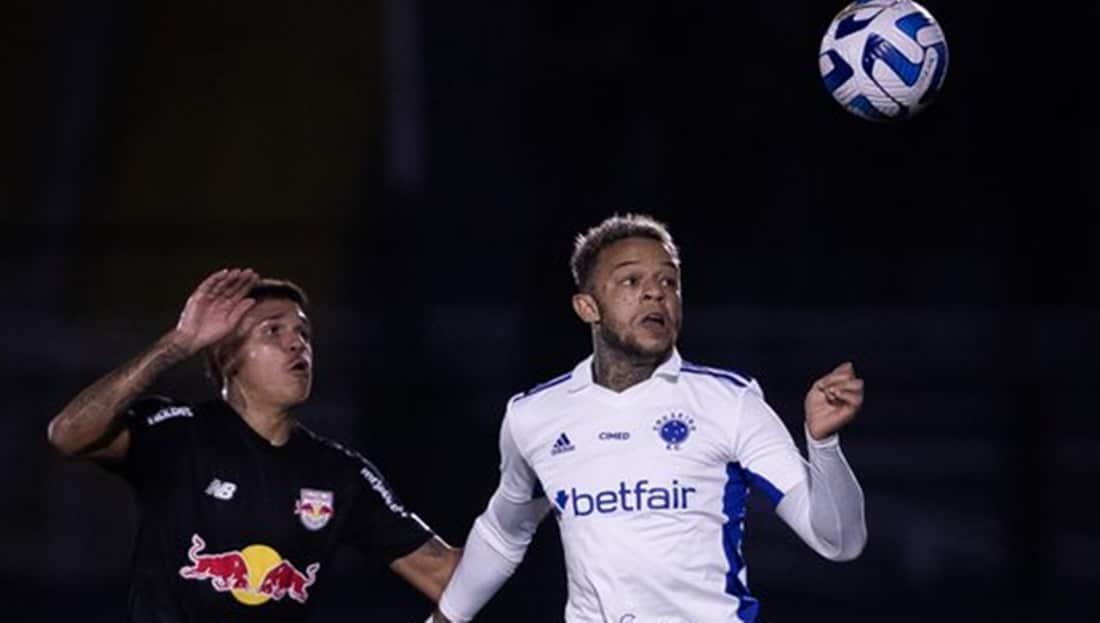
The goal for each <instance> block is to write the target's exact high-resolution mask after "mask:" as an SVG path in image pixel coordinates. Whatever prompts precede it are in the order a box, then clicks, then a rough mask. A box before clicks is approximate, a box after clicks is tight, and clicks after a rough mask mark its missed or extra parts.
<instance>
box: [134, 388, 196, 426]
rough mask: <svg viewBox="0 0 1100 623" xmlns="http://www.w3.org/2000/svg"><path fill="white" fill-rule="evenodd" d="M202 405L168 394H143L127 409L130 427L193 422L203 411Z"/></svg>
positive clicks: (176, 424) (175, 424)
mask: <svg viewBox="0 0 1100 623" xmlns="http://www.w3.org/2000/svg"><path fill="white" fill-rule="evenodd" d="M200 407H201V405H193V404H191V403H188V402H184V401H182V400H176V399H174V398H169V397H168V396H160V395H149V396H143V397H141V398H139V399H137V400H135V401H134V402H133V403H131V404H130V406H129V407H127V409H126V420H127V423H128V424H129V425H130V427H141V428H153V427H161V428H165V427H172V426H178V425H180V424H182V423H184V422H192V421H193V420H194V419H195V417H196V416H197V415H198V414H200V413H201V412H202V409H201V408H200Z"/></svg>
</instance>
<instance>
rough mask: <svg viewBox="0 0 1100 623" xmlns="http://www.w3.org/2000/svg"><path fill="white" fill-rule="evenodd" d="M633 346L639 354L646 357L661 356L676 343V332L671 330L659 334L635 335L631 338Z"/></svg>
mask: <svg viewBox="0 0 1100 623" xmlns="http://www.w3.org/2000/svg"><path fill="white" fill-rule="evenodd" d="M633 342H634V347H635V349H636V350H637V351H638V353H639V354H641V355H645V356H647V357H655V358H661V357H664V356H665V355H667V354H668V353H669V352H670V351H671V350H672V347H673V346H675V345H676V334H675V333H674V332H672V331H666V332H662V333H660V334H653V333H645V334H642V335H636V336H635V339H634V340H633Z"/></svg>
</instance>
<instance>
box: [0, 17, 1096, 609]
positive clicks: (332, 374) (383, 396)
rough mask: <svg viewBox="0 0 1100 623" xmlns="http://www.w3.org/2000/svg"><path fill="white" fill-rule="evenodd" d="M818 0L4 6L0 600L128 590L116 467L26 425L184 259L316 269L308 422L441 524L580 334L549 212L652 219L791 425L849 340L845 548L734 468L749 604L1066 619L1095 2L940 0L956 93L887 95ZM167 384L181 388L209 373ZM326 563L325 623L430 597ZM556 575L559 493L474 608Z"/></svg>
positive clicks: (163, 288)
mask: <svg viewBox="0 0 1100 623" xmlns="http://www.w3.org/2000/svg"><path fill="white" fill-rule="evenodd" d="M840 4H841V3H840V2H836V3H832V2H825V3H822V2H809V1H805V0H796V1H791V2H785V3H782V4H776V3H691V2H681V3H660V4H657V3H652V2H638V3H631V4H629V5H618V4H612V3H599V4H597V5H595V6H582V5H579V4H572V3H561V2H542V1H540V2H528V3H514V4H512V5H510V6H497V5H496V4H495V3H488V2H465V3H450V2H439V1H435V2H429V1H426V0H393V1H392V2H367V3H359V2H329V3H257V2H239V3H216V2H205V1H199V2H191V3H173V2H164V1H162V0H151V1H149V2H143V3H137V2H123V1H121V0H106V1H104V2H99V3H94V4H92V3H81V2H73V1H70V2H58V3H38V4H33V5H29V6H24V7H14V6H11V7H9V10H8V11H7V13H8V15H7V18H6V19H5V21H4V23H3V25H0V32H3V33H4V35H3V37H2V39H0V40H2V41H3V43H4V48H3V49H4V52H5V53H4V54H3V55H2V59H0V67H2V68H3V70H4V72H3V73H4V76H5V83H6V85H7V88H6V89H5V95H4V97H3V98H0V99H2V102H0V106H2V108H0V112H2V113H3V115H2V117H0V118H2V119H3V120H4V128H5V130H6V131H5V132H4V135H5V140H4V146H5V149H4V151H5V153H6V156H7V158H6V159H5V160H6V161H7V164H6V166H5V178H6V179H7V181H6V182H5V183H4V184H3V188H0V193H2V194H0V201H2V205H3V209H2V211H0V225H2V234H0V236H2V239H0V243H2V247H0V249H2V250H0V254H2V257H3V263H2V265H3V276H4V279H3V282H4V288H3V292H4V295H3V302H2V304H0V322H2V324H3V326H4V327H5V330H4V334H3V335H4V347H3V348H4V357H3V360H2V363H0V366H2V371H0V372H2V374H0V379H2V381H0V382H2V388H3V390H4V393H3V395H4V405H5V406H4V410H5V412H6V422H5V424H6V427H7V431H6V434H5V435H3V436H0V456H2V458H3V468H4V471H5V483H6V486H5V494H6V497H7V500H6V504H4V508H5V512H4V513H3V514H2V515H0V530H2V531H3V534H4V537H3V539H2V541H0V542H2V550H0V561H3V563H2V564H3V567H2V570H0V592H2V594H4V595H5V596H7V597H8V598H9V599H8V600H7V602H8V604H9V606H8V610H7V614H6V616H5V618H6V619H8V620H36V621H46V620H71V619H72V618H73V617H74V616H80V617H81V619H82V620H97V621H98V620H104V621H107V620H119V619H120V618H121V617H122V612H123V611H124V604H125V590H126V574H127V568H128V564H129V555H130V547H131V539H132V536H133V533H134V527H135V516H134V506H133V502H132V500H131V499H130V496H129V492H128V491H127V490H126V488H125V486H124V485H122V484H121V483H120V482H117V481H116V480H114V479H112V478H111V477H109V476H107V475H106V474H104V473H102V472H101V471H99V470H97V469H96V468H94V467H92V466H88V465H82V464H78V463H66V462H64V461H62V460H59V459H58V458H56V457H54V456H53V455H51V453H50V452H49V451H48V448H47V446H46V443H45V435H44V433H45V425H46V422H47V421H48V420H49V418H50V417H51V416H52V415H53V414H54V413H56V411H57V410H58V409H60V408H61V406H62V405H63V404H64V403H65V402H66V401H67V400H68V399H69V398H70V397H71V396H72V395H73V394H75V393H76V392H77V391H78V390H79V389H80V388H82V387H83V386H84V385H86V384H87V383H89V382H90V381H91V380H92V379H94V378H95V377H96V376H98V375H99V374H101V373H103V372H105V371H107V370H108V369H110V368H111V367H113V366H115V365H117V364H118V363H121V362H122V361H123V360H125V359H126V358H128V357H129V356H130V355H131V354H132V353H134V352H136V351H138V350H139V349H141V348H143V347H144V346H145V345H147V344H148V343H149V342H150V341H151V340H152V339H153V338H154V337H155V336H157V335H159V332H161V331H163V330H166V329H167V328H168V327H169V326H170V325H171V324H172V323H173V322H174V320H175V315H176V314H177V313H178V309H179V307H180V306H181V305H182V303H183V300H184V298H185V297H186V295H187V293H188V292H189V291H190V290H191V288H193V286H194V285H195V284H196V283H197V282H198V280H199V279H200V278H201V277H202V276H203V275H205V274H206V273H208V272H210V271H212V270H214V269H216V268H218V267H221V266H223V265H247V266H252V267H254V268H256V269H258V270H260V271H262V272H264V273H267V274H273V275H283V276H287V277H290V278H292V279H295V280H297V281H299V282H300V283H302V284H303V285H304V286H305V287H306V288H307V289H308V290H309V291H310V293H311V295H312V297H313V300H314V302H315V307H314V311H313V316H314V321H315V324H316V326H317V361H318V366H317V374H318V377H317V380H316V382H315V393H314V398H313V400H312V401H311V403H310V404H309V405H308V407H307V408H305V409H303V415H304V417H305V419H306V421H307V422H308V423H309V424H310V425H311V426H312V427H313V428H315V429H316V430H318V431H320V432H322V433H325V434H328V435H330V436H334V437H336V438H339V439H344V440H347V441H349V442H351V443H352V444H353V445H355V446H357V447H359V448H360V449H362V450H363V451H364V452H365V453H366V454H367V455H368V456H370V457H371V458H372V459H373V460H374V461H375V462H376V463H377V464H378V465H379V466H380V467H381V469H382V470H383V471H384V472H385V473H386V475H387V476H388V477H389V478H390V480H391V481H392V482H393V483H394V485H395V486H396V487H397V489H398V491H399V492H400V493H401V494H402V496H403V498H404V499H405V501H406V502H407V504H408V505H409V506H411V507H412V508H414V509H415V510H417V511H418V512H419V513H420V514H421V515H422V516H423V517H424V518H425V519H426V520H427V521H429V522H430V523H431V524H432V525H433V526H434V527H435V528H436V529H437V530H438V531H439V532H440V533H441V534H442V535H443V536H444V537H446V538H447V539H449V540H451V541H453V542H461V541H462V540H463V538H464V535H465V533H466V531H467V529H468V528H469V525H470V522H471V521H472V519H473V518H474V516H476V514H477V513H478V512H480V510H481V509H482V507H483V504H484V502H485V500H486V499H487V497H488V495H489V493H490V492H491V490H492V488H493V487H494V485H495V469H496V460H497V450H496V432H497V427H498V423H499V419H500V416H501V413H502V407H503V405H504V402H505V400H506V399H507V398H508V396H510V395H511V394H512V393H513V392H515V391H519V390H522V389H523V388H525V387H528V386H531V385H533V384H535V383H537V382H539V381H541V380H545V379H547V378H550V377H551V376H555V375H556V374H558V373H560V372H562V371H564V370H566V369H567V368H569V367H570V366H572V365H573V363H574V362H575V361H576V360H578V359H579V358H581V357H582V356H584V355H585V353H586V352H587V349H588V348H589V342H588V337H587V335H586V333H585V331H584V330H583V328H582V327H581V326H580V325H579V323H578V322H577V321H576V320H575V318H574V317H573V316H572V313H571V311H570V310H569V307H568V297H569V295H570V294H571V283H570V280H569V275H568V270H567V264H566V263H567V258H568V253H569V250H570V242H571V239H572V237H573V236H574V235H575V234H576V233H577V232H578V231H581V230H583V229H584V228H585V227H587V226H589V225H591V224H594V223H595V222H597V221H599V220H600V219H602V218H603V217H605V216H607V215H609V214H611V213H613V212H616V211H644V212H649V213H652V214H654V215H656V216H658V217H659V218H662V219H665V220H667V221H668V222H669V223H670V224H671V226H672V231H673V233H674V235H675V236H676V238H677V239H678V241H679V243H680V244H681V246H682V248H683V256H684V261H685V269H686V272H685V297H686V327H685V332H684V337H683V340H682V351H683V352H685V353H686V354H687V355H688V356H689V357H691V358H693V359H694V360H698V361H703V362H707V363H710V364H712V365H717V366H722V367H731V368H734V369H737V370H741V371H744V372H747V373H749V374H752V375H754V376H756V377H758V378H759V379H760V380H761V382H762V384H763V386H764V389H765V391H766V392H767V393H768V396H769V399H770V400H771V402H772V403H773V404H774V405H775V406H776V407H777V409H778V410H779V411H780V413H781V414H782V415H783V417H784V420H785V422H786V423H787V424H788V426H789V427H790V428H791V430H792V431H794V432H795V433H796V438H797V439H799V443H800V444H801V439H800V435H798V434H797V433H798V431H799V420H800V417H801V415H800V402H801V398H802V395H803V392H804V391H805V388H806V386H807V384H808V383H809V381H810V380H811V379H812V378H814V377H816V376H817V375H819V374H821V373H822V372H824V371H826V370H827V369H829V368H830V367H831V366H832V365H834V364H835V363H837V362H839V361H842V360H844V359H849V358H850V359H853V360H854V361H855V362H856V364H857V369H858V370H859V371H860V373H861V374H862V375H863V376H864V377H865V378H866V379H867V382H868V396H867V405H866V408H865V410H864V412H863V414H862V415H861V417H860V418H859V420H858V421H857V422H856V424H854V425H853V426H852V428H851V430H850V431H848V432H847V433H846V434H845V437H844V444H845V449H846V451H847V454H848V456H849V459H850V461H851V463H852V464H853V466H854V468H855V469H856V471H857V473H858V475H859V477H860V480H861V482H862V484H863V486H864V489H865V492H866V495H867V508H868V523H869V529H870V543H869V545H868V548H867V550H866V552H865V553H864V555H863V557H862V558H861V559H859V560H858V561H857V562H854V563H849V564H845V565H835V564H832V563H828V562H825V561H823V560H820V559H817V558H816V557H815V555H814V554H813V553H812V552H811V551H810V550H809V549H807V548H805V547H804V546H803V545H801V544H800V543H799V542H798V541H797V540H796V538H795V537H794V536H793V534H791V533H790V532H789V531H788V530H787V529H786V528H785V526H783V525H782V524H781V523H780V522H778V521H777V520H775V519H774V518H773V517H771V516H770V515H771V513H770V512H769V511H768V510H767V509H766V508H764V507H763V504H761V503H760V502H761V500H762V498H760V497H756V496H754V497H753V498H752V500H755V501H756V504H755V506H753V507H752V509H751V511H750V518H749V525H748V534H747V542H746V544H745V548H746V552H747V559H748V561H749V564H750V572H751V576H750V582H751V585H752V587H753V589H754V592H755V593H756V594H757V595H758V596H759V597H760V598H761V599H762V602H763V610H762V612H763V615H764V620H766V621H805V620H813V621H817V622H819V623H824V622H828V621H844V622H848V623H851V622H863V621H868V622H870V621H876V622H878V621H888V622H895V621H896V622H908V621H927V620H936V621H941V622H943V621H972V620H975V619H977V618H979V616H981V617H982V618H986V617H989V620H994V618H995V620H999V621H1033V620H1086V619H1087V618H1088V615H1085V614H1084V613H1085V612H1086V611H1092V610H1095V608H1096V606H1095V598H1094V597H1093V596H1092V595H1090V594H1089V593H1088V589H1090V588H1091V589H1095V586H1096V578H1097V571H1096V561H1097V560H1098V559H1100V534H1098V530H1097V528H1096V524H1095V520H1094V515H1093V514H1092V513H1091V512H1088V511H1089V510H1090V508H1091V506H1092V505H1093V504H1094V503H1095V487H1096V480H1097V476H1098V475H1100V468H1098V467H1097V458H1096V457H1097V456H1098V454H1100V436H1098V435H1097V433H1096V428H1097V427H1096V426H1095V423H1094V420H1095V408H1096V407H1095V398H1094V394H1095V391H1094V390H1095V386H1096V381H1095V376H1094V375H1093V371H1094V370H1095V365H1094V364H1092V362H1091V361H1090V359H1091V358H1092V357H1094V355H1095V353H1096V352H1097V346H1098V345H1100V344H1098V338H1097V331H1096V330H1095V326H1096V323H1097V320H1098V319H1100V307H1098V304H1100V297H1098V296H1097V286H1096V284H1097V275H1098V271H1097V268H1098V259H1097V251H1096V246H1095V243H1096V242H1097V238H1098V236H1097V233H1098V232H1097V226H1096V224H1095V223H1094V222H1093V220H1092V219H1090V218H1088V217H1087V216H1081V213H1082V212H1084V213H1087V212H1088V211H1089V210H1093V209H1095V207H1096V206H1097V203H1098V201H1097V200H1098V196H1097V190H1096V186H1095V183H1094V179H1095V171H1096V169H1097V165H1098V164H1100V157H1098V152H1097V149H1096V147H1095V145H1096V142H1097V138H1100V128H1098V123H1097V121H1096V115H1095V113H1094V112H1092V111H1091V107H1092V104H1091V102H1092V97H1091V96H1092V95H1093V94H1094V93H1095V87H1094V86H1093V84H1092V82H1094V77H1093V76H1092V75H1091V74H1090V73H1088V72H1085V71H1084V67H1085V66H1086V62H1087V59H1088V58H1090V57H1091V56H1092V55H1093V54H1091V53H1090V52H1089V51H1088V49H1087V43H1088V41H1089V37H1088V36H1087V32H1086V29H1087V24H1089V23H1090V21H1091V22H1094V21H1095V18H1096V17H1098V16H1097V15H1095V13H1096V12H1097V9H1096V7H1095V6H1090V7H1085V6H1082V7H1079V8H1078V9H1076V10H1077V11H1078V14H1077V15H1076V16H1074V17H1067V16H1065V15H1064V13H1063V14H1059V15H1058V16H1056V15H1054V14H1049V15H1047V14H1042V13H1038V12H1035V13H1029V12H1027V11H1025V10H1023V9H1022V8H1019V9H1017V8H1009V7H1007V6H1006V5H1004V4H1003V3H997V2H993V1H992V0H980V1H976V2H967V3H949V2H943V1H939V0H936V1H933V0H928V2H926V3H925V5H926V6H927V7H928V8H929V9H931V11H932V12H933V14H934V15H935V16H936V17H937V18H938V19H939V21H940V22H941V24H942V25H943V27H944V29H945V31H946V33H947V37H948V42H949V45H950V49H951V54H952V57H951V67H950V69H949V72H948V76H947V81H946V88H945V91H944V93H943V94H942V96H941V97H940V99H939V101H938V102H937V103H936V104H935V105H934V106H933V107H932V108H931V109H929V110H928V111H926V112H925V113H923V114H922V115H921V116H919V117H918V118H916V119H914V120H911V121H909V122H907V123H903V124H897V125H888V126H884V125H873V124H869V123H866V122H863V121H860V120H858V119H856V118H854V117H852V116H850V115H848V114H846V113H844V112H843V111H841V110H840V108H839V107H838V106H837V105H836V104H835V103H834V102H832V101H831V99H829V96H828V95H827V94H826V93H825V92H824V90H823V88H822V87H821V85H820V83H819V79H818V76H817V69H816V62H815V56H816V53H817V45H818V42H819V40H820V37H821V34H822V32H823V29H824V27H825V25H826V24H827V22H828V20H829V18H830V17H831V16H832V14H833V13H834V12H835V11H836V10H837V9H839V8H840ZM1036 11H1037V10H1036ZM1089 11H1092V13H1093V14H1092V15H1089V14H1088V12H1089ZM1052 25H1053V26H1056V27H1052ZM157 389H158V390H160V391H162V392H166V393H171V394H174V395H176V396H179V397H181V398H200V397H202V396H204V395H205V394H206V392H207V391H208V389H207V388H206V386H205V385H204V383H203V382H202V380H201V378H200V375H199V369H198V366H197V365H188V366H184V367H183V368H181V369H180V370H177V371H174V372H173V373H171V374H169V375H168V376H167V377H166V378H165V379H164V381H163V383H161V384H160V385H158V388H157ZM750 504H751V501H750ZM337 564H338V566H339V567H340V568H341V569H340V571H339V579H338V580H335V581H334V580H332V578H333V577H334V576H336V575H337V572H336V571H332V572H330V573H329V574H326V575H329V581H330V582H332V584H331V585H330V586H329V587H328V588H327V590H320V591H318V592H317V593H316V595H315V598H316V599H317V601H318V604H317V605H318V606H319V607H318V612H317V617H316V620H350V619H352V618H353V617H357V618H359V619H360V620H371V621H408V620H420V619H418V618H417V617H422V616H423V614H424V613H425V612H426V611H427V609H428V604H427V603H426V602H425V601H424V600H422V599H421V598H420V597H418V596H417V595H416V594H415V593H413V591H412V590H411V589H409V588H407V587H405V586H404V585H402V584H401V583H400V582H399V581H398V580H397V579H396V578H394V577H392V576H391V575H390V574H389V573H388V572H387V571H386V570H385V569H382V568H378V567H375V566H371V565H369V564H368V563H366V562H365V561H363V560H362V559H360V558H358V557H357V556H356V555H354V554H353V553H347V554H346V555H344V556H342V557H341V558H340V560H339V561H338V563H337ZM563 603H564V579H563V566H562V562H561V552H560V546H559V545H558V542H557V532H556V527H555V526H554V525H553V522H552V521H551V522H547V523H545V524H544V525H543V527H542V528H541V530H540V532H539V535H538V537H537V539H536V541H535V543H534V545H533V546H532V548H531V550H530V552H529V554H528V560H527V562H526V563H525V564H524V565H523V566H522V567H521V568H520V570H519V572H518V573H517V575H516V576H515V577H514V578H513V579H512V580H511V581H510V582H509V583H508V584H507V585H506V587H505V588H504V589H503V591H502V592H501V593H500V594H499V595H498V596H497V597H496V598H495V599H494V600H493V602H492V603H491V605H490V606H489V607H488V608H487V609H486V611H485V612H484V616H483V617H482V618H481V619H480V620H483V621H506V620H507V621H511V620H524V621H560V620H561V619H560V617H561V608H562V604H563ZM811 616H812V617H813V618H812V619H810V618H809V617H811Z"/></svg>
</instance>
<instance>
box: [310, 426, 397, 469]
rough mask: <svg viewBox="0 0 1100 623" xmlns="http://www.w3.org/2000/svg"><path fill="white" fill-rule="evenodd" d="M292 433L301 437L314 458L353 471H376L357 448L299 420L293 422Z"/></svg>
mask: <svg viewBox="0 0 1100 623" xmlns="http://www.w3.org/2000/svg"><path fill="white" fill-rule="evenodd" d="M294 434H295V435H298V436H300V437H301V439H302V441H303V443H304V445H305V446H306V447H307V448H308V454H309V455H310V456H312V457H313V458H314V460H320V461H323V462H325V463H329V464H332V465H339V466H342V467H345V468H347V469H348V470H353V471H359V470H361V469H369V470H371V471H375V472H377V471H378V470H377V469H376V468H375V467H374V464H373V463H371V462H370V461H369V460H367V457H365V456H363V455H362V454H361V453H360V452H359V451H358V450H355V449H354V448H351V447H349V446H346V445H344V444H343V443H340V442H339V441H336V440H335V439H332V438H331V437H326V436H324V435H322V434H320V433H318V432H316V431H313V430H312V429H310V428H308V427H307V426H305V425H304V424H302V423H301V422H297V423H295V425H294Z"/></svg>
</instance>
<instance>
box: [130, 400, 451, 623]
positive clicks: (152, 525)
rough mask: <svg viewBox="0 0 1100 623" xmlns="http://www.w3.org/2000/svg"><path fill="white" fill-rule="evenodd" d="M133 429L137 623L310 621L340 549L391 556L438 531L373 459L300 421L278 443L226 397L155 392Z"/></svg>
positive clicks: (136, 411)
mask: <svg viewBox="0 0 1100 623" xmlns="http://www.w3.org/2000/svg"><path fill="white" fill-rule="evenodd" d="M127 425H128V426H129V429H130V434H131V437H130V448H129V452H128V453H127V456H126V460H125V461H124V463H122V464H121V465H119V466H118V471H120V472H121V474H122V475H123V476H124V477H125V478H126V479H127V480H128V481H129V482H130V483H131V484H132V485H133V487H134V489H135V491H136V494H137V498H138V504H139V508H140V517H141V522H140V527H139V531H138V537H137V546H136V550H135V557H134V558H135V559H134V575H133V582H132V586H131V590H130V620H131V621H135V622H141V623H144V622H147V621H148V622H153V621H156V622H157V623H176V622H184V621H188V622H190V621H202V622H204V623H208V622H223V621H242V622H244V621H304V620H306V613H307V610H308V606H309V604H310V601H311V599H312V596H313V594H314V592H315V591H316V589H317V587H318V586H319V585H321V584H323V583H324V580H325V577H326V569H327V566H328V564H329V561H330V560H331V559H332V554H333V552H334V550H335V548H336V547H337V546H338V545H341V544H348V545H352V546H354V547H358V548H359V549H360V550H362V551H363V552H364V553H365V554H367V555H368V556H372V557H377V558H380V559H382V560H383V561H385V562H390V561H392V560H394V559H396V558H400V557H401V556H404V555H405V554H408V553H410V552H412V551H413V550H415V549H416V548H417V547H419V546H421V545H423V544H424V543H425V542H426V541H427V540H428V539H430V538H431V536H432V534H431V532H430V531H429V529H428V527H427V526H425V525H424V524H423V523H422V522H421V521H420V520H419V519H418V518H417V517H416V516H415V515H413V514H412V513H410V512H408V511H407V510H406V509H405V508H404V507H403V506H402V505H401V503H400V501H398V499H397V497H396V496H395V495H394V493H393V491H392V490H391V489H390V488H389V486H388V485H387V484H386V481H385V480H384V479H383V478H382V476H381V474H380V473H379V472H378V470H377V469H375V467H374V466H373V465H371V464H370V462H369V461H367V460H366V459H365V458H363V457H362V456H361V455H359V454H357V453H355V452H353V451H350V450H347V449H345V448H343V447H342V446H340V445H339V444H337V443H335V442H333V441H330V440H327V439H325V438H323V437H320V436H318V435H316V434H314V433H312V432H310V431H309V430H308V429H306V428H305V427H303V426H301V425H300V424H298V425H295V427H294V429H293V432H292V433H291V435H290V439H289V440H288V441H287V443H285V444H284V445H282V446H273V445H271V444H270V443H268V441H267V440H266V439H264V438H263V437H261V436H260V435H259V434H257V433H256V432H255V431H253V430H252V429H251V428H250V427H249V426H248V424H247V423H246V422H245V421H244V420H243V419H241V417H240V416H239V415H238V414H237V413H236V412H235V411H234V410H233V409H232V407H230V406H229V405H228V404H226V403H225V402H223V401H221V400H217V401H212V402H208V403H203V404H199V405H189V404H184V403H179V402H174V401H171V400H168V399H164V398H150V399H144V400H141V401H138V402H137V403H135V404H134V405H133V406H132V407H131V408H130V410H129V412H128V413H127Z"/></svg>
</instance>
